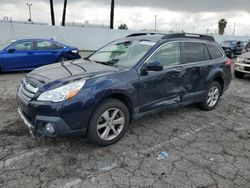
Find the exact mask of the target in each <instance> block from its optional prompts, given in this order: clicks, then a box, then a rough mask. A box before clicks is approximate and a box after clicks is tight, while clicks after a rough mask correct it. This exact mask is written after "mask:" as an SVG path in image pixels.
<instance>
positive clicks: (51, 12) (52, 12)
mask: <svg viewBox="0 0 250 188" xmlns="http://www.w3.org/2000/svg"><path fill="white" fill-rule="evenodd" d="M50 15H51V25H55V14H54V3H53V0H50Z"/></svg>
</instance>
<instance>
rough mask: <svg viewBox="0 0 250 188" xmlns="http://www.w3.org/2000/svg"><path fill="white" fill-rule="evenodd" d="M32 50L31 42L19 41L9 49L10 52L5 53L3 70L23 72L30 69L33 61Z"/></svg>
mask: <svg viewBox="0 0 250 188" xmlns="http://www.w3.org/2000/svg"><path fill="white" fill-rule="evenodd" d="M32 48H33V42H32V41H21V42H18V43H16V44H14V45H12V46H11V47H9V49H11V50H12V51H9V50H8V49H7V50H6V53H5V54H4V55H3V62H4V65H3V66H4V67H3V69H6V70H22V69H24V70H25V69H29V68H31V66H32V63H33V61H34V52H33V49H32Z"/></svg>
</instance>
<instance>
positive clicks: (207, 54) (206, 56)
mask: <svg viewBox="0 0 250 188" xmlns="http://www.w3.org/2000/svg"><path fill="white" fill-rule="evenodd" d="M203 47H204V54H205V60H210V59H211V58H210V55H209V52H208V49H207V46H206V45H205V44H203Z"/></svg>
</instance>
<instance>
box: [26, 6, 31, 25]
mask: <svg viewBox="0 0 250 188" xmlns="http://www.w3.org/2000/svg"><path fill="white" fill-rule="evenodd" d="M27 6H28V7H29V15H30V18H29V19H28V22H31V6H32V4H31V3H27Z"/></svg>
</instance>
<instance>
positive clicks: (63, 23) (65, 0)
mask: <svg viewBox="0 0 250 188" xmlns="http://www.w3.org/2000/svg"><path fill="white" fill-rule="evenodd" d="M66 8H67V0H64V5H63V17H62V26H65V17H66Z"/></svg>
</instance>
